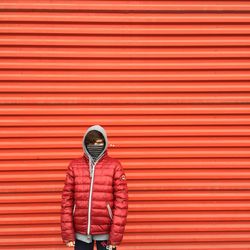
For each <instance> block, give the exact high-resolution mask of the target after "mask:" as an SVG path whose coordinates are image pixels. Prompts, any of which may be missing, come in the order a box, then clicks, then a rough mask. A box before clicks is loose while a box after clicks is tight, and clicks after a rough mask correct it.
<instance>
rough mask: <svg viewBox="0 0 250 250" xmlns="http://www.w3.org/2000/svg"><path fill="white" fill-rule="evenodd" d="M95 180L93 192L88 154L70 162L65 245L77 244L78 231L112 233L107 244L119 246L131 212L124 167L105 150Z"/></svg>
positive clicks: (63, 203)
mask: <svg viewBox="0 0 250 250" xmlns="http://www.w3.org/2000/svg"><path fill="white" fill-rule="evenodd" d="M93 178H94V179H93V184H92V190H91V179H92V178H90V172H89V158H88V157H87V156H86V154H83V156H82V157H80V158H76V159H73V160H71V162H70V163H69V166H68V170H67V173H66V179H65V184H64V188H63V192H62V201H61V235H62V239H63V241H64V242H65V243H66V242H68V241H74V240H75V233H76V232H79V233H81V234H88V231H89V234H92V235H94V234H105V233H109V234H110V237H109V241H108V244H115V245H119V244H120V243H121V241H122V238H123V234H124V230H125V225H126V222H127V213H128V187H127V180H126V175H125V173H124V170H123V167H122V165H121V163H120V161H119V160H118V159H115V158H112V157H110V156H109V155H108V153H107V150H106V151H105V152H104V154H103V156H102V158H101V159H100V160H99V161H98V162H97V164H96V166H95V171H94V177H93ZM91 191H92V192H91ZM89 198H90V199H89ZM89 200H90V203H89ZM88 218H90V219H88ZM88 226H89V230H88Z"/></svg>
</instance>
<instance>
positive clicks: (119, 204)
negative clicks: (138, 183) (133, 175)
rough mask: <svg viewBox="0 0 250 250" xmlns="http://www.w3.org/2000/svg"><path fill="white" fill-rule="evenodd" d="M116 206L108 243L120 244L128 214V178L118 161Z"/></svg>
mask: <svg viewBox="0 0 250 250" xmlns="http://www.w3.org/2000/svg"><path fill="white" fill-rule="evenodd" d="M113 185H114V189H113V190H114V208H113V219H112V224H111V229H110V236H109V241H108V244H112V245H120V244H121V242H122V239H123V234H124V231H125V226H126V222H127V214H128V186H127V178H126V175H125V172H124V170H123V167H122V165H121V163H120V162H119V161H118V163H117V166H116V168H115V173H114V178H113Z"/></svg>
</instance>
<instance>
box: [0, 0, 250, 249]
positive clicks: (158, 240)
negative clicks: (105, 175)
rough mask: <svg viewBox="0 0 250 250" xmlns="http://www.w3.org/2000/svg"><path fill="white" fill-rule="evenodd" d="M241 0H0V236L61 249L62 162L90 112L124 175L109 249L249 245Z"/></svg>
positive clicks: (76, 144)
mask: <svg viewBox="0 0 250 250" xmlns="http://www.w3.org/2000/svg"><path fill="white" fill-rule="evenodd" d="M249 11H250V4H249V2H248V1H56V0H55V1H48V0H47V1H44V0H41V1H33V0H24V1H17V0H15V1H14V0H12V1H7V0H2V1H1V3H0V20H1V25H0V56H1V61H0V62H1V64H0V67H1V68H0V69H1V74H0V81H1V83H0V91H1V106H0V112H1V113H0V114H1V120H0V122H1V123H0V124H1V144H0V145H1V151H0V152H1V167H0V170H1V175H0V180H1V182H0V184H1V196H0V197H1V198H0V202H1V206H0V208H1V209H0V248H1V249H9V250H10V249H13V250H14V249H17V248H18V249H27V250H28V249H38V250H45V249H46V250H49V249H64V247H63V245H62V241H61V237H60V225H59V217H60V216H59V212H60V198H61V190H62V185H63V180H64V177H65V170H66V167H67V164H68V162H69V160H70V159H72V158H74V157H78V156H80V155H81V154H82V148H81V139H82V135H83V132H84V130H85V129H86V127H88V126H90V125H92V124H101V125H103V126H105V128H107V132H108V135H109V138H110V144H111V145H110V148H109V153H110V154H111V155H112V156H114V157H117V158H119V159H121V162H122V163H123V165H124V168H125V171H126V174H127V176H128V185H129V192H130V193H129V196H130V203H129V216H128V224H127V226H126V233H125V236H124V240H123V244H122V245H121V246H120V247H119V250H123V249H124V250H125V249H126V250H134V249H138V250H139V249H141V250H142V249H143V250H152V249H160V250H166V249H171V250H201V249H202V250H208V249H209V250H210V249H213V250H215V249H216V250H225V249H227V250H236V249H237V250H242V249H250V233H249V229H250V222H249V217H250V212H249V208H250V202H249V194H250V191H249V189H250V182H249V178H250V171H249V153H250V150H249V146H250V142H249V138H250V137H249V136H250V127H249V121H250V116H249V107H250V106H249V100H250V95H249V93H250V84H249V78H250V74H249V56H250V47H249V45H250V37H249V33H250V29H249V27H250V26H249V21H250V16H249ZM65 249H67V248H66V247H65Z"/></svg>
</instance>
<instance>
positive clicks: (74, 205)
mask: <svg viewBox="0 0 250 250" xmlns="http://www.w3.org/2000/svg"><path fill="white" fill-rule="evenodd" d="M75 209H76V204H74V208H73V215H74V214H75Z"/></svg>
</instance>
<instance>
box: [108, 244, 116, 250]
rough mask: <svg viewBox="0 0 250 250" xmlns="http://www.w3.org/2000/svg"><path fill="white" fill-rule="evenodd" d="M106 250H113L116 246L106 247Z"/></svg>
mask: <svg viewBox="0 0 250 250" xmlns="http://www.w3.org/2000/svg"><path fill="white" fill-rule="evenodd" d="M108 247H109V248H108V250H112V249H115V248H116V245H108Z"/></svg>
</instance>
